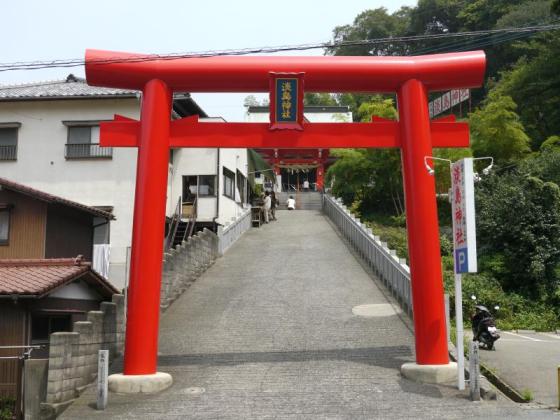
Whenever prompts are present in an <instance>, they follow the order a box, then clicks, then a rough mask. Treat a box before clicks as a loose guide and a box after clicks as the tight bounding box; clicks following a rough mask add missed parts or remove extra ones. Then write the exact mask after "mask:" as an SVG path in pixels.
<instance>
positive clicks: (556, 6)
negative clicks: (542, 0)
mask: <svg viewBox="0 0 560 420" xmlns="http://www.w3.org/2000/svg"><path fill="white" fill-rule="evenodd" d="M550 11H551V12H552V13H554V14H555V15H560V0H554V1H553V2H552V5H551V6H550Z"/></svg>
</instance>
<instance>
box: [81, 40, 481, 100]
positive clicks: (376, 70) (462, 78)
mask: <svg viewBox="0 0 560 420" xmlns="http://www.w3.org/2000/svg"><path fill="white" fill-rule="evenodd" d="M485 65H486V58H485V55H484V52H483V51H469V52H462V53H450V54H437V55H425V56H415V57H351V56H328V57H276V56H275V57H262V56H244V57H237V56H236V57H197V58H163V59H162V58H158V56H154V55H141V54H130V53H122V52H111V51H102V50H87V51H86V76H87V81H88V84H90V85H92V86H104V87H114V88H122V89H136V90H143V89H144V86H145V85H146V83H147V82H148V81H150V80H152V79H159V80H161V81H163V82H164V83H166V85H167V86H168V87H169V88H170V89H171V90H172V91H175V92H178V91H186V92H268V91H269V89H270V85H269V83H270V77H269V72H271V71H274V72H282V73H290V72H294V73H295V72H303V73H305V91H306V92H380V93H390V92H396V91H397V90H398V89H399V87H400V86H401V85H402V84H404V83H405V82H406V81H407V80H411V79H416V80H418V81H420V82H421V83H422V84H424V86H425V87H426V89H427V90H428V91H438V90H448V89H456V88H472V87H478V86H480V85H481V84H482V82H483V78H484V71H485Z"/></svg>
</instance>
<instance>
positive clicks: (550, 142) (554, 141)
mask: <svg viewBox="0 0 560 420" xmlns="http://www.w3.org/2000/svg"><path fill="white" fill-rule="evenodd" d="M557 147H560V136H550V137H549V138H547V139H546V140H545V141H544V142H543V144H541V147H540V149H541V152H547V153H548V152H553V150H547V149H555V148H557Z"/></svg>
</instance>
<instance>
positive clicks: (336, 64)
mask: <svg viewBox="0 0 560 420" xmlns="http://www.w3.org/2000/svg"><path fill="white" fill-rule="evenodd" d="M485 64H486V60H485V56H484V53H483V52H482V51H473V52H465V53H452V54H440V55H431V56H419V57H206V58H205V57H200V58H180V59H175V58H174V59H158V57H156V56H146V55H138V54H127V53H114V52H107V51H98V50H88V51H87V53H86V76H87V81H88V84H90V85H94V86H105V87H115V88H126V89H136V90H142V92H143V98H142V105H141V116H140V121H135V120H132V119H129V118H124V117H120V116H116V117H115V120H114V121H112V122H102V123H101V140H100V142H101V145H102V146H113V147H137V148H138V165H137V177H136V195H135V204H134V226H133V235H132V255H131V266H130V281H129V292H128V312H127V314H128V316H127V328H126V342H125V345H126V347H125V358H124V374H125V375H130V376H132V375H153V374H155V373H156V368H157V342H158V324H159V298H160V283H161V269H162V252H163V236H164V235H163V233H164V220H165V201H166V200H165V198H166V186H167V174H168V170H167V168H168V166H167V165H168V156H169V149H170V148H177V147H222V148H227V147H234V148H260V149H264V148H273V149H274V148H278V149H281V148H325V149H326V148H374V147H398V148H400V149H401V156H402V166H403V178H404V189H405V202H406V217H407V233H408V243H409V260H410V270H411V279H412V294H413V313H414V327H415V342H416V362H417V364H418V365H420V366H422V365H429V366H433V365H436V366H438V365H439V366H441V365H448V364H449V357H448V353H447V338H446V327H445V314H444V302H443V283H442V271H441V256H440V249H439V246H440V245H439V229H438V220H437V207H436V201H435V183H434V179H433V177H432V176H430V174H429V173H428V171H427V170H426V168H425V163H424V162H425V161H424V158H425V157H426V156H431V155H432V148H433V147H467V146H468V145H469V130H468V125H467V124H466V123H460V122H455V120H454V118H452V117H448V118H442V119H439V120H434V121H430V117H429V112H428V101H427V94H428V91H434V90H448V89H457V88H472V87H478V86H480V85H481V84H482V81H483V77H484V71H485ZM274 72H275V73H290V74H298V75H300V77H302V80H303V81H304V83H305V90H306V91H309V92H384V93H389V92H390V93H397V101H398V111H399V121H389V120H383V119H380V118H374V119H373V121H372V122H371V123H305V124H303V129H301V130H271V125H270V124H268V123H219V124H212V123H199V122H198V117H197V116H194V117H189V118H184V119H181V120H176V121H171V103H172V94H173V92H174V91H187V92H267V91H268V90H269V87H270V74H271V73H274Z"/></svg>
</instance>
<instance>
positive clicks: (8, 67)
mask: <svg viewBox="0 0 560 420" xmlns="http://www.w3.org/2000/svg"><path fill="white" fill-rule="evenodd" d="M557 29H560V23H553V24H546V25H535V26H525V27H516V28H505V29H488V30H481V31H467V32H453V33H440V34H430V35H411V36H402V37H389V38H376V39H363V40H356V41H342V42H338V43H333V42H325V43H315V44H299V45H284V46H276V47H259V48H243V49H237V50H234V49H230V50H212V51H202V52H190V53H170V54H151V55H148V54H146V55H138V56H134V57H130V58H121V57H114V58H108V59H100V60H90V61H89V63H91V64H113V63H126V62H132V63H134V62H146V61H155V60H177V59H182V58H206V57H218V56H240V55H248V54H263V53H275V52H282V51H305V50H311V49H331V50H332V49H335V48H344V47H352V46H366V45H377V44H392V43H407V42H418V41H426V40H434V39H453V38H467V37H479V36H491V35H495V34H525V35H526V36H530V35H531V34H534V33H537V32H546V31H553V30H557ZM468 45H473V44H468ZM83 65H85V60H84V59H83V58H80V59H77V58H76V59H55V60H48V61H27V62H25V61H20V62H11V63H0V72H5V71H15V70H39V69H46V68H69V67H80V66H83Z"/></svg>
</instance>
